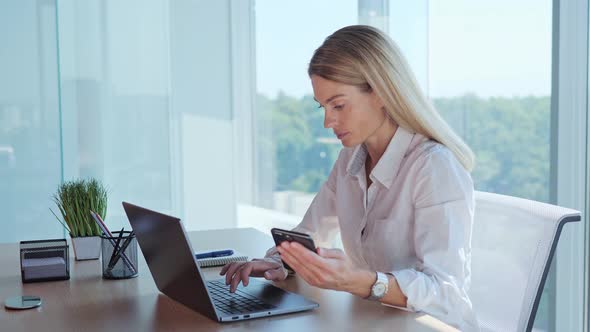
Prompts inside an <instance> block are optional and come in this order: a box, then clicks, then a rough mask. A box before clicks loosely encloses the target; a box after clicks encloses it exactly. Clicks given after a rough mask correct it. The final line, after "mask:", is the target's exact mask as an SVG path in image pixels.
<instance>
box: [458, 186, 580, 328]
mask: <svg viewBox="0 0 590 332" xmlns="http://www.w3.org/2000/svg"><path fill="white" fill-rule="evenodd" d="M475 200H476V203H475V218H474V227H473V237H472V260H471V262H472V263H471V272H472V278H471V288H470V291H469V295H470V298H471V300H472V302H473V307H474V309H475V312H476V313H477V316H478V321H479V324H480V327H481V330H482V331H531V330H532V327H533V322H534V320H535V314H536V312H537V308H538V306H539V300H540V299H541V293H542V292H543V285H544V284H545V280H546V279H547V273H548V272H549V266H550V263H551V259H552V258H553V254H554V253H555V248H556V246H557V240H558V239H559V235H560V233H561V229H562V227H563V225H564V224H565V223H567V222H572V221H580V220H581V217H580V212H578V211H575V210H572V209H567V208H563V207H559V206H555V205H550V204H545V203H540V202H536V201H531V200H526V199H522V198H516V197H511V196H504V195H498V194H492V193H486V192H476V193H475Z"/></svg>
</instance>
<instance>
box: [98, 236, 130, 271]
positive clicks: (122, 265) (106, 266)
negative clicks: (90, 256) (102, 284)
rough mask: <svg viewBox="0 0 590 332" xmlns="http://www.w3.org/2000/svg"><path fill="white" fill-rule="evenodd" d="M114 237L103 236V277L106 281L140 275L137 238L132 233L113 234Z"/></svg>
mask: <svg viewBox="0 0 590 332" xmlns="http://www.w3.org/2000/svg"><path fill="white" fill-rule="evenodd" d="M112 234H113V236H106V235H102V236H101V237H100V238H101V246H102V277H103V278H105V279H127V278H134V277H137V275H138V268H139V266H138V264H137V238H136V237H135V234H131V232H127V231H125V232H123V235H122V236H119V235H120V234H121V232H113V233H112Z"/></svg>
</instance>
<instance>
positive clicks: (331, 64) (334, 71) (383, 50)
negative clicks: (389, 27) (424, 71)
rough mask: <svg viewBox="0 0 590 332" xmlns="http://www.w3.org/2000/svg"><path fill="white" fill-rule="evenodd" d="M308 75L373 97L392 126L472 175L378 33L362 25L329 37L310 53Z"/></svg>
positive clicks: (465, 152)
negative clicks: (439, 149)
mask: <svg viewBox="0 0 590 332" xmlns="http://www.w3.org/2000/svg"><path fill="white" fill-rule="evenodd" d="M308 74H309V76H310V77H311V76H312V75H317V76H320V77H323V78H325V79H327V80H331V81H335V82H339V83H343V84H348V85H354V86H357V87H359V88H360V89H361V90H362V91H366V92H369V91H374V92H375V93H376V95H377V96H378V97H379V98H380V99H381V100H382V102H383V103H384V105H385V110H386V112H387V114H388V115H389V116H390V117H391V119H392V120H393V121H394V122H395V123H397V124H398V125H399V126H401V127H403V128H406V129H409V130H411V131H413V132H417V133H420V134H422V135H424V136H426V137H428V138H430V139H433V140H435V141H437V142H439V143H441V144H443V145H444V146H446V147H447V148H448V149H449V150H451V151H452V152H453V154H454V155H455V157H456V158H457V159H458V160H459V162H460V163H461V164H462V165H463V167H464V168H465V169H466V170H468V171H472V170H473V166H474V162H475V161H474V159H475V158H474V155H473V152H472V151H471V149H470V148H469V147H468V146H467V144H465V142H463V140H462V139H461V138H460V137H459V136H458V135H457V134H456V133H455V132H454V131H453V129H451V127H450V126H449V125H448V124H447V123H446V122H445V120H444V119H443V118H442V117H441V116H440V114H439V113H438V111H436V109H435V108H434V106H433V105H432V104H431V103H430V101H429V100H428V98H427V97H426V96H425V95H424V93H423V92H422V90H421V89H420V86H419V85H418V82H417V81H416V78H415V77H414V74H413V73H412V71H411V69H410V66H409V65H408V63H407V61H406V60H405V58H404V56H403V55H402V53H401V51H400V50H399V48H398V47H397V45H396V44H395V43H394V42H393V41H392V40H391V39H390V38H389V37H388V36H387V35H385V34H384V33H383V32H381V31H379V30H377V29H375V28H373V27H370V26H366V25H352V26H348V27H345V28H342V29H340V30H338V31H336V32H334V33H333V34H332V35H330V36H328V38H326V40H325V41H324V43H323V44H322V45H321V46H320V47H319V48H318V49H317V50H316V51H315V52H314V54H313V57H312V58H311V61H310V63H309V69H308Z"/></svg>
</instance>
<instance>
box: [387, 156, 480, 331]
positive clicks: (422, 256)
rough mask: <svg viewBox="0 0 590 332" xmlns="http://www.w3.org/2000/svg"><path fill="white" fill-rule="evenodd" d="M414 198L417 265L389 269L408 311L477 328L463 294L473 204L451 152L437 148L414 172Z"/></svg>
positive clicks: (468, 268)
mask: <svg viewBox="0 0 590 332" xmlns="http://www.w3.org/2000/svg"><path fill="white" fill-rule="evenodd" d="M413 199H414V209H415V210H414V212H415V214H414V218H415V219H414V223H415V225H414V243H415V251H416V256H417V258H418V262H419V263H418V264H416V266H415V267H414V268H411V269H403V270H398V271H393V272H391V274H392V275H393V276H394V277H395V278H396V280H397V283H398V284H399V287H400V289H401V291H402V292H403V293H404V295H405V296H406V297H407V309H409V310H412V311H424V312H426V313H428V314H430V315H432V316H435V317H438V318H443V319H444V320H445V321H447V322H450V323H454V324H453V325H455V326H460V327H461V329H462V330H469V331H471V330H477V327H476V326H477V322H476V320H475V317H474V314H473V310H472V305H471V301H470V300H469V297H468V295H467V291H468V289H469V285H470V280H471V233H472V226H473V213H474V205H475V202H474V189H473V182H472V180H471V176H470V174H469V172H467V171H466V170H465V169H464V168H463V166H462V165H461V164H460V163H459V162H458V161H457V160H456V159H455V157H454V155H453V154H452V152H451V151H450V150H448V149H446V148H444V147H440V146H436V147H435V148H434V149H432V150H431V151H429V152H427V153H426V154H425V157H424V163H423V164H422V167H421V168H420V169H419V171H418V172H417V176H416V183H415V187H414V192H413ZM466 324H467V325H466Z"/></svg>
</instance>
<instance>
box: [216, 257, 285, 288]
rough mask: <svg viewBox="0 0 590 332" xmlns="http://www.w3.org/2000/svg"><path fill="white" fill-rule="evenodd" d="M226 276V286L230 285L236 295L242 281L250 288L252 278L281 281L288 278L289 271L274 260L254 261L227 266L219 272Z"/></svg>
mask: <svg viewBox="0 0 590 332" xmlns="http://www.w3.org/2000/svg"><path fill="white" fill-rule="evenodd" d="M219 274H220V275H225V284H226V285H230V287H229V291H230V292H231V293H234V292H235V291H236V288H238V285H239V284H240V281H241V282H242V284H243V285H244V286H248V283H249V279H250V277H251V276H252V277H264V279H266V280H272V281H281V280H285V279H286V278H287V270H286V269H285V268H284V267H283V264H281V263H280V262H277V261H274V260H272V259H254V260H251V261H249V262H233V263H229V264H226V265H225V266H224V267H223V268H222V269H221V272H219Z"/></svg>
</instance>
